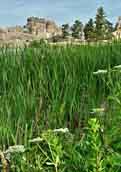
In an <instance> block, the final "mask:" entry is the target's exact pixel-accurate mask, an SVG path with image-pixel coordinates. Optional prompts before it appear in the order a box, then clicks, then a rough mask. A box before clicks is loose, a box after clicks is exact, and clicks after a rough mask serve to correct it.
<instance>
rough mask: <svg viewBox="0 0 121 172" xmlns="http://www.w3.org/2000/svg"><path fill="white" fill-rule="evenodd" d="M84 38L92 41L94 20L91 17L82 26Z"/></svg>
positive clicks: (93, 37)
mask: <svg viewBox="0 0 121 172" xmlns="http://www.w3.org/2000/svg"><path fill="white" fill-rule="evenodd" d="M84 34H85V39H86V40H87V41H92V40H94V39H95V31H94V22H93V19H92V18H91V19H90V20H89V21H88V23H87V24H86V25H85V27H84Z"/></svg>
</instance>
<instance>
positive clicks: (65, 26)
mask: <svg viewBox="0 0 121 172" xmlns="http://www.w3.org/2000/svg"><path fill="white" fill-rule="evenodd" d="M69 32H70V27H69V24H63V25H62V36H63V38H64V39H65V38H67V36H69Z"/></svg>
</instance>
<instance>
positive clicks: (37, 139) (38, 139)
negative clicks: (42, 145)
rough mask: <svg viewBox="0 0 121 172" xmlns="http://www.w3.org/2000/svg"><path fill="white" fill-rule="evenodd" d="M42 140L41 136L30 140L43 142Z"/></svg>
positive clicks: (31, 141)
mask: <svg viewBox="0 0 121 172" xmlns="http://www.w3.org/2000/svg"><path fill="white" fill-rule="evenodd" d="M42 141H43V139H42V138H40V137H37V138H34V139H31V140H29V142H30V143H39V142H42Z"/></svg>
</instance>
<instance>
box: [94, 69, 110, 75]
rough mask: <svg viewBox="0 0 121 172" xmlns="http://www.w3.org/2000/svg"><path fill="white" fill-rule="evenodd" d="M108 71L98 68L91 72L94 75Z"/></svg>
mask: <svg viewBox="0 0 121 172" xmlns="http://www.w3.org/2000/svg"><path fill="white" fill-rule="evenodd" d="M107 72H108V71H107V70H101V69H99V70H98V71H96V72H93V74H94V75H98V74H106V73H107Z"/></svg>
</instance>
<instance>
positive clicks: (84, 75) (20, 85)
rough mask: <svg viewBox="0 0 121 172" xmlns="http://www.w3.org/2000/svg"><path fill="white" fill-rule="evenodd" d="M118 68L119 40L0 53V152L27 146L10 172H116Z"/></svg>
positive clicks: (120, 123) (119, 158)
mask: <svg viewBox="0 0 121 172" xmlns="http://www.w3.org/2000/svg"><path fill="white" fill-rule="evenodd" d="M120 64H121V44H120V43H112V44H101V45H99V44H98V45H96V44H94V45H67V46H58V45H56V46H55V45H53V46H50V45H48V44H41V45H40V47H38V48H34V47H28V48H27V47H26V48H22V49H20V48H18V49H17V48H16V49H10V48H1V49H0V148H1V151H3V152H5V153H4V154H7V153H6V151H5V150H6V149H8V150H9V146H12V145H24V151H23V150H22V151H20V152H21V153H17V151H16V152H15V153H12V155H10V154H9V157H8V155H7V156H5V157H6V159H9V161H10V162H9V164H10V168H11V171H17V172H19V171H22V172H28V171H29V172H33V171H35V172H39V171H42V172H45V171H47V172H54V171H55V172H77V171H78V172H102V171H103V172H120V171H121V163H120V162H121V138H120V137H121V136H120V133H121V79H120V78H121V66H120ZM117 65H118V66H117ZM59 128H61V129H59ZM58 129H59V130H58ZM34 138H36V139H34ZM11 152H12V151H11ZM1 161H2V160H1ZM3 165H4V164H3Z"/></svg>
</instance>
